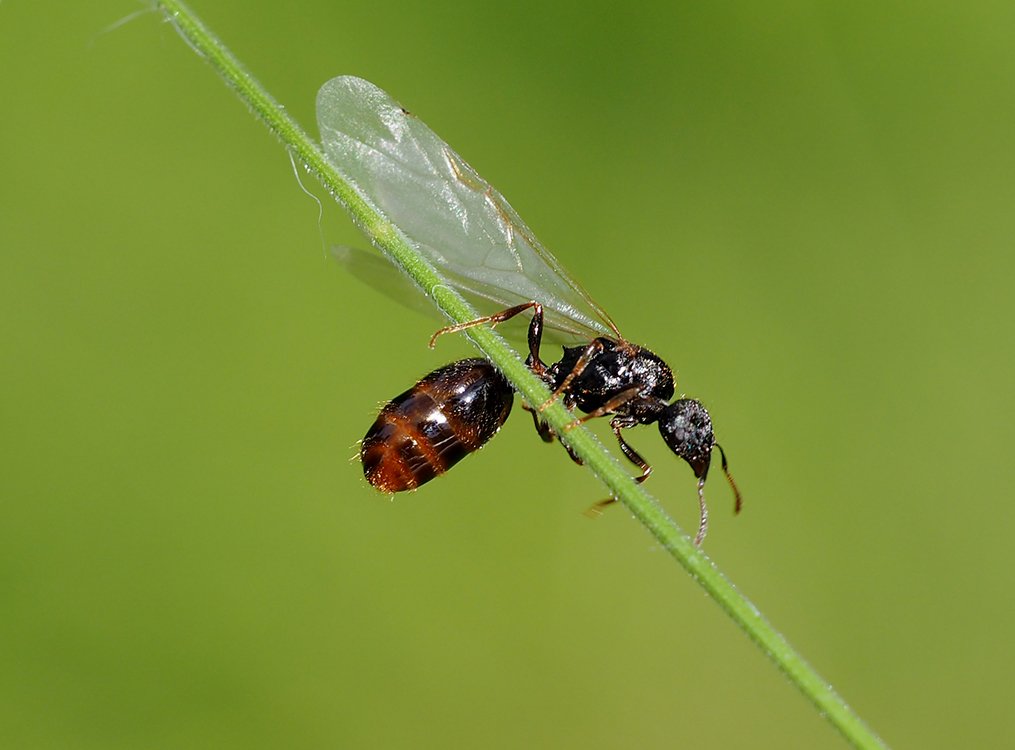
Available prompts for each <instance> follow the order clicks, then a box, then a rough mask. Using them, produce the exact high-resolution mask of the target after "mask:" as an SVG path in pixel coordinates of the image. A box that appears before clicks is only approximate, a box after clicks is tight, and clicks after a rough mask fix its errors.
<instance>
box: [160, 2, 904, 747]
mask: <svg viewBox="0 0 1015 750" xmlns="http://www.w3.org/2000/svg"><path fill="white" fill-rule="evenodd" d="M156 5H157V7H158V8H160V9H161V10H162V12H163V13H164V14H165V16H166V17H167V18H168V19H169V21H171V22H172V24H173V25H174V26H175V27H176V29H177V30H178V31H179V32H180V34H181V35H182V36H183V37H184V39H185V40H186V41H187V42H188V44H190V46H191V47H193V48H194V49H195V50H196V51H197V52H198V53H199V54H200V55H201V56H202V57H204V58H205V59H206V60H207V61H208V62H210V63H211V65H212V66H213V67H214V68H215V69H216V70H217V71H218V73H219V74H220V75H221V76H222V77H223V78H224V79H225V81H226V82H227V83H228V84H229V86H231V87H232V88H233V90H235V91H236V93H237V94H238V95H239V96H240V98H241V99H242V100H243V101H245V102H246V103H247V105H248V106H249V107H250V108H251V110H253V112H254V114H255V115H256V116H257V117H258V118H259V119H261V120H262V121H263V122H264V123H265V124H266V125H267V126H268V128H269V129H270V130H271V131H272V132H273V133H275V135H276V136H278V138H279V139H280V140H281V141H282V142H283V144H285V146H286V147H287V148H288V149H289V151H290V153H292V154H293V155H294V156H295V158H296V159H298V160H299V161H301V162H302V163H303V164H304V165H305V166H306V168H307V169H308V170H309V171H310V172H311V173H313V174H314V176H316V177H317V179H318V180H320V182H321V184H322V185H324V187H325V188H326V189H327V190H328V192H329V193H331V195H332V196H334V198H335V199H336V200H337V201H338V202H339V203H340V204H341V205H342V206H344V207H345V209H346V210H347V211H348V212H349V214H350V215H351V216H352V218H353V220H354V221H355V222H356V223H357V224H358V225H359V226H360V228H361V229H362V230H363V231H364V232H365V233H366V234H367V235H368V236H369V237H370V239H371V241H373V242H374V244H375V245H377V246H378V247H380V248H381V249H382V250H383V251H384V252H385V253H386V254H387V255H388V256H389V257H390V258H391V260H392V261H393V262H395V263H397V264H398V265H399V266H401V267H402V269H403V270H404V271H405V272H406V273H408V275H409V276H410V277H412V279H413V280H414V281H415V282H416V283H417V284H418V285H419V286H420V288H421V289H423V290H426V293H427V295H428V296H429V297H430V298H431V299H432V300H433V301H434V303H435V304H436V305H437V306H438V307H439V308H440V309H441V310H442V311H443V312H444V313H445V315H447V316H448V318H450V319H451V320H452V321H454V322H458V323H460V322H465V321H468V320H472V319H474V318H476V317H478V314H477V313H476V311H475V310H474V309H473V308H472V307H471V306H470V305H469V304H468V303H466V302H465V300H464V299H462V297H461V296H460V295H459V294H458V293H457V292H455V291H454V290H453V289H452V288H451V286H450V285H449V284H448V283H447V282H446V281H445V280H444V279H443V278H442V277H441V275H440V274H439V273H438V271H437V270H436V269H435V268H434V267H433V266H432V265H430V263H428V262H427V261H426V260H425V259H424V258H422V257H421V256H419V255H418V254H417V253H416V252H415V251H414V250H413V248H412V246H411V244H410V243H409V242H408V241H407V240H406V237H405V236H404V235H403V234H402V232H401V231H400V230H399V229H398V227H396V226H394V225H392V224H390V223H389V222H387V221H386V220H385V219H384V218H383V217H382V216H380V215H378V214H377V213H375V212H374V211H373V210H372V209H371V208H370V206H369V205H368V204H367V203H366V202H365V201H364V200H363V199H362V198H361V197H360V196H359V195H358V194H357V193H356V192H355V190H354V189H353V188H352V187H351V186H350V185H348V184H347V183H345V182H344V181H343V180H342V178H341V176H340V175H339V174H338V173H337V172H336V171H335V169H334V167H333V166H332V165H331V164H330V163H329V162H328V160H327V158H326V157H325V156H324V154H323V153H322V152H321V150H320V149H319V148H318V146H317V144H316V142H315V141H314V140H313V139H311V138H310V137H309V136H308V135H307V134H306V133H305V132H304V131H303V129H302V128H301V127H300V126H299V125H298V124H297V123H296V122H295V121H294V120H293V119H292V118H291V117H289V115H288V114H287V113H286V111H285V110H284V109H283V108H282V107H281V106H280V105H279V104H278V102H276V101H275V100H274V99H273V98H272V97H271V96H270V95H269V94H268V93H267V91H265V90H264V88H263V87H262V86H261V85H260V84H259V83H258V82H257V81H256V80H255V79H254V78H253V77H252V76H251V75H250V74H249V73H248V72H247V71H246V69H245V68H244V67H243V66H242V65H241V64H240V62H239V61H238V60H237V59H236V58H235V57H234V56H233V55H232V53H231V52H229V50H228V49H227V48H226V47H225V46H224V45H223V44H222V42H221V41H219V39H218V38H217V37H216V36H215V35H214V34H212V33H211V31H209V30H208V28H207V27H206V26H205V25H204V24H203V23H202V22H201V21H200V19H198V17H197V16H196V15H195V14H194V13H193V12H192V11H191V10H190V9H189V8H188V7H187V6H186V5H184V4H183V3H181V2H176V1H175V0H161V1H159V2H157V3H156ZM468 336H469V337H470V338H471V339H472V341H473V342H474V343H475V345H476V346H477V347H478V348H479V349H480V351H482V352H483V354H484V355H486V356H487V357H488V358H489V359H490V361H491V362H493V363H494V364H496V365H497V367H498V368H499V369H500V370H501V371H502V372H503V373H504V375H505V377H507V378H508V380H510V381H511V384H512V385H513V386H514V387H515V388H516V389H517V390H518V392H519V393H520V394H521V395H522V397H523V398H524V399H525V400H526V401H527V402H528V403H530V404H541V403H543V402H544V401H545V400H546V399H547V398H548V397H549V392H548V391H547V389H546V386H545V385H544V384H543V383H542V382H541V381H540V380H539V379H538V378H536V377H535V376H534V375H533V374H532V373H531V372H530V371H529V370H528V368H526V367H525V364H524V363H523V361H522V360H521V358H520V357H519V355H518V354H517V352H515V351H514V350H513V349H511V348H510V347H509V346H508V345H507V344H506V343H505V342H504V340H503V339H502V338H501V337H500V336H499V335H497V334H496V333H495V332H494V331H493V330H491V329H490V328H488V327H485V326H481V327H476V328H472V329H470V330H469V331H468ZM543 416H544V417H545V418H546V420H547V421H548V422H549V424H550V425H551V426H552V427H553V428H554V430H555V431H556V432H557V433H558V434H562V435H564V439H565V440H566V442H567V444H568V446H569V447H570V448H571V449H572V450H573V451H574V453H575V454H576V455H577V456H579V457H581V459H582V460H583V461H584V463H585V465H586V466H587V467H589V469H591V470H592V472H593V473H594V474H595V475H596V476H597V477H599V478H600V479H601V480H602V481H603V483H604V484H605V485H606V486H607V487H608V488H609V490H610V492H611V494H612V495H613V496H614V497H616V498H617V499H619V500H620V501H621V502H623V503H624V505H626V506H627V507H628V509H629V510H630V511H631V513H633V514H634V516H635V517H636V518H637V519H638V520H639V521H641V523H642V524H644V526H645V527H646V528H647V529H648V530H649V531H650V532H651V533H652V535H653V536H654V537H655V538H656V540H658V542H659V543H660V544H661V545H662V546H663V547H665V548H666V549H667V550H668V551H669V553H670V554H671V555H672V556H673V558H674V559H676V560H677V561H678V562H679V563H680V564H681V565H682V566H683V567H684V569H685V570H687V572H688V573H690V574H691V576H692V577H693V578H694V579H695V580H696V581H697V582H698V583H699V584H700V585H701V586H702V588H704V589H705V591H707V592H708V593H709V594H710V595H711V596H712V598H713V599H715V600H716V601H717V602H718V603H719V606H721V607H722V608H723V610H725V611H726V613H727V614H729V616H730V617H731V618H732V619H733V620H734V622H736V623H737V624H738V625H739V626H740V627H741V628H743V630H744V631H745V632H746V633H747V635H748V637H750V638H751V640H753V641H754V642H755V643H756V644H757V645H758V646H759V648H761V649H762V650H763V651H764V652H765V653H766V654H768V656H769V658H771V659H772V661H773V662H775V664H776V665H777V666H778V667H779V669H781V670H782V671H783V672H784V673H785V674H786V676H787V677H789V679H790V681H791V682H792V683H793V684H794V685H796V686H797V688H799V690H800V691H801V692H802V693H803V694H804V695H805V696H806V697H807V698H808V699H809V700H810V701H811V702H812V703H813V704H814V705H815V707H816V708H817V709H818V711H819V712H820V713H821V715H822V716H824V717H826V718H827V719H828V720H829V721H830V722H831V723H832V724H833V725H834V726H835V727H836V728H837V729H838V730H839V731H840V732H841V733H842V735H843V736H844V737H845V738H846V739H847V740H848V741H849V742H850V743H851V744H852V745H853V746H854V747H857V748H865V749H867V748H883V747H886V746H885V745H884V744H883V743H882V742H881V740H880V739H879V738H878V737H877V735H876V734H874V733H873V732H872V731H871V730H870V729H869V728H868V727H867V726H866V725H865V724H864V723H863V721H862V720H861V719H860V717H859V716H857V715H856V713H854V712H853V710H852V709H851V708H850V707H849V706H848V705H847V704H846V703H845V701H843V700H842V698H840V697H839V696H838V694H836V692H835V690H834V689H833V688H832V687H831V685H829V684H828V683H827V682H826V681H825V680H823V679H822V678H821V676H820V675H819V674H818V673H817V672H816V671H815V670H814V669H813V668H812V667H811V666H810V665H809V664H807V662H806V661H804V659H803V658H802V657H801V656H800V654H798V653H797V652H796V651H795V650H794V649H793V648H792V646H790V644H789V643H788V642H787V641H786V639H785V638H783V637H782V635H780V634H779V633H778V632H777V631H776V630H775V629H774V628H773V627H772V626H771V624H769V622H768V621H767V620H766V619H765V618H764V617H763V616H762V615H761V613H760V612H759V611H758V610H757V609H756V608H755V607H754V605H753V604H751V603H750V602H749V601H748V600H747V599H746V598H745V597H744V596H743V595H742V594H740V593H739V592H738V591H737V590H736V588H735V587H734V586H733V584H732V583H730V581H729V580H728V579H727V578H726V577H725V576H724V575H723V574H722V573H721V572H720V571H719V570H718V568H716V567H715V565H713V564H712V562H711V561H710V560H709V559H708V558H707V557H706V556H705V554H704V553H703V552H702V551H701V550H699V549H697V548H696V547H695V546H694V544H693V542H692V541H691V538H690V537H689V536H688V535H687V534H686V533H685V532H684V531H682V530H681V529H680V528H679V527H678V526H677V524H676V523H675V522H674V521H673V520H672V519H671V518H670V517H669V516H668V515H667V514H666V513H665V511H663V509H662V508H661V506H660V505H659V504H658V503H656V502H655V501H654V500H653V499H652V497H651V496H649V495H648V494H647V493H646V492H645V491H644V489H643V488H642V487H641V486H640V485H638V484H636V483H635V482H634V481H632V478H631V476H630V475H629V474H628V473H627V472H626V471H625V470H624V469H623V467H621V466H620V464H619V463H618V462H617V461H616V459H615V458H614V457H613V456H612V455H611V454H610V453H609V452H607V451H606V449H605V448H604V447H603V446H602V444H601V443H599V441H598V440H596V439H595V437H594V436H593V435H592V434H591V433H590V432H588V431H587V430H585V429H584V428H579V429H575V430H571V431H570V432H565V431H564V427H565V425H567V424H568V423H570V422H571V421H572V419H573V417H572V416H571V415H570V413H569V412H568V411H567V410H566V409H564V407H563V406H562V405H561V404H560V403H559V401H558V403H556V404H554V405H553V406H551V407H550V408H549V409H547V410H546V411H545V412H544V415H543Z"/></svg>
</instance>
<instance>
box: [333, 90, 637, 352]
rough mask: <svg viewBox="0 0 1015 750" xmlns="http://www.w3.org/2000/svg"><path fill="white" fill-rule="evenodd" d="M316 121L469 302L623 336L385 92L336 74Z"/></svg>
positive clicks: (571, 330) (338, 160)
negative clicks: (527, 310)
mask: <svg viewBox="0 0 1015 750" xmlns="http://www.w3.org/2000/svg"><path fill="white" fill-rule="evenodd" d="M317 123H318V126H319V127H320V130H321V141H322V143H323V145H324V150H325V153H326V154H327V156H328V158H329V159H330V160H331V162H332V164H333V165H334V166H335V167H336V169H338V171H339V172H340V173H341V174H342V176H343V177H345V178H346V179H347V180H348V181H349V182H350V183H352V184H353V185H354V186H355V187H356V188H357V189H358V190H359V192H360V193H361V194H362V195H363V196H364V197H366V198H367V200H369V201H370V203H371V204H373V206H374V208H376V209H378V210H379V211H380V212H381V213H382V214H384V216H386V217H387V218H388V220H389V221H391V222H392V223H394V224H395V225H396V226H398V227H399V229H401V230H402V232H404V233H405V235H406V236H407V237H408V238H409V240H410V241H411V242H412V243H413V245H414V246H415V247H416V249H417V250H418V251H419V252H421V253H422V254H423V255H424V256H425V257H426V258H428V259H429V260H430V262H432V263H433V264H434V265H435V266H436V267H437V268H438V269H440V271H441V272H442V273H443V274H444V275H445V276H446V277H447V278H448V280H449V281H450V282H451V284H452V285H453V286H454V287H455V288H457V289H458V290H460V291H462V292H463V293H465V294H466V296H467V297H468V298H470V299H476V298H481V299H486V300H489V301H491V302H494V303H496V304H497V305H498V306H501V307H510V306H512V305H516V304H519V303H521V302H527V301H529V300H536V301H538V302H541V303H542V304H543V307H544V310H545V314H546V325H547V326H548V327H552V328H555V329H557V330H559V331H562V332H565V333H568V334H574V335H576V336H581V337H583V338H591V337H595V336H602V335H607V336H613V337H615V338H620V334H619V332H618V331H617V328H616V326H615V325H614V324H613V322H612V321H611V320H610V318H609V316H608V315H606V313H605V312H604V311H603V310H602V309H601V308H600V307H599V306H598V305H597V304H596V303H595V302H594V301H593V300H592V298H591V297H589V296H588V294H586V293H585V292H584V290H582V288H581V287H580V286H579V285H578V284H577V282H575V281H574V280H572V279H571V278H570V277H569V276H568V275H567V273H565V271H564V270H563V269H562V268H561V266H560V264H559V263H558V262H557V260H556V258H554V257H553V256H552V255H550V253H549V251H547V250H546V249H545V248H544V247H543V246H542V245H541V244H539V240H537V239H536V238H535V236H534V235H533V234H532V232H531V231H530V230H529V228H528V227H527V226H525V223H524V222H523V221H522V220H521V219H520V218H519V216H518V214H516V213H515V211H514V209H513V208H511V206H510V205H509V204H508V202H507V201H506V200H505V199H504V197H503V196H502V195H501V194H500V193H498V192H497V191H496V190H494V188H492V187H491V186H490V185H489V183H487V182H486V180H484V179H483V178H482V177H480V176H479V174H478V173H477V172H476V171H475V170H474V169H473V168H472V167H471V166H469V165H468V163H466V161H465V160H464V159H462V157H460V156H459V155H458V154H456V153H455V152H454V151H453V150H452V149H451V147H450V146H448V145H447V144H446V143H445V142H444V141H442V140H441V139H440V137H438V136H437V134H436V133H434V132H433V131H432V130H430V128H428V127H427V126H426V125H425V124H424V123H423V122H422V121H421V120H420V119H419V118H417V117H415V116H414V115H412V114H410V113H409V112H408V111H406V110H405V109H403V108H402V107H401V106H400V105H399V104H398V102H396V101H395V100H394V99H392V98H391V97H390V96H388V94H386V93H385V92H384V91H381V89H379V88H377V87H376V86H374V85H373V84H372V83H369V82H367V81H364V80H363V79H361V78H354V77H352V76H341V77H339V78H333V79H331V80H330V81H328V82H327V83H325V84H324V86H322V87H321V90H320V91H319V92H318V94H317Z"/></svg>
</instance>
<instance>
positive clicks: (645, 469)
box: [610, 419, 652, 484]
mask: <svg viewBox="0 0 1015 750" xmlns="http://www.w3.org/2000/svg"><path fill="white" fill-rule="evenodd" d="M633 424H636V423H632V424H627V423H625V422H624V420H622V419H614V420H613V421H612V422H610V427H612V428H613V434H614V435H616V436H617V442H618V443H620V450H621V451H622V452H623V454H624V456H626V457H627V460H628V461H630V462H631V463H633V464H634V465H635V466H637V467H638V468H639V469H641V476H639V477H635V478H634V481H635V482H637V483H638V484H641V483H642V482H644V481H645V480H646V479H648V478H649V475H651V474H652V467H651V466H650V465H649V463H648V461H646V460H645V459H644V458H642V457H641V455H640V454H639V453H638V451H636V450H635V449H634V448H632V447H631V446H630V445H628V443H627V441H626V440H624V438H623V436H622V435H621V434H620V431H621V430H623V429H624V428H625V427H632V426H633Z"/></svg>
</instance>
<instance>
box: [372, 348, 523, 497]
mask: <svg viewBox="0 0 1015 750" xmlns="http://www.w3.org/2000/svg"><path fill="white" fill-rule="evenodd" d="M513 401H514V393H513V391H512V390H511V386H510V385H509V384H508V382H507V381H506V380H505V379H504V376H503V375H501V374H500V373H499V372H497V370H496V368H494V366H493V365H491V364H490V363H489V362H487V361H486V360H485V359H479V358H474V359H463V360H460V361H458V362H452V363H451V364H450V365H446V366H445V367H441V368H439V369H437V370H434V371H433V372H431V373H430V374H429V375H426V376H425V377H424V378H422V379H421V380H420V381H419V382H418V383H416V385H414V386H413V387H412V388H410V389H409V390H407V391H406V392H405V393H403V394H401V395H400V396H397V397H396V398H394V399H392V400H391V401H389V402H388V403H387V404H385V405H384V408H383V409H381V412H380V414H378V415H377V419H376V421H375V422H374V424H373V426H372V427H371V428H370V429H369V430H368V431H367V434H366V437H364V438H363V444H362V447H361V448H360V459H361V460H362V462H363V474H364V476H365V477H366V478H367V481H368V482H370V484H372V485H373V486H374V487H376V488H377V489H378V490H380V491H381V492H402V491H404V490H413V489H416V488H417V487H419V486H420V485H422V484H424V483H426V482H429V481H430V480H431V479H433V478H434V477H436V476H438V475H440V474H443V473H444V472H446V471H447V470H448V469H450V468H451V467H452V466H454V465H455V464H456V463H458V462H459V461H461V460H462V459H463V458H465V457H466V456H467V455H469V454H470V453H472V452H474V451H476V450H478V449H479V448H481V447H482V446H483V445H484V444H485V443H486V442H487V441H488V440H489V439H490V438H492V437H493V436H494V435H496V434H497V431H498V430H499V429H500V427H501V425H502V424H504V420H506V419H507V418H508V415H509V414H510V413H511V404H512V402H513Z"/></svg>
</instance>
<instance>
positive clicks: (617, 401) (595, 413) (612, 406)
mask: <svg viewBox="0 0 1015 750" xmlns="http://www.w3.org/2000/svg"><path fill="white" fill-rule="evenodd" d="M640 394H641V389H640V388H639V387H637V386H635V387H633V388H628V389H627V390H626V391H621V392H620V393H618V394H617V395H616V396H614V397H613V398H611V399H610V400H609V401H607V402H606V403H605V404H603V405H602V406H600V407H599V408H598V409H594V410H592V411H590V412H589V413H588V414H586V415H585V416H583V417H580V418H578V419H576V420H575V421H573V422H571V423H570V424H568V425H565V427H564V432H570V431H571V430H573V429H574V428H575V427H577V426H578V425H580V424H584V423H585V422H588V421H589V420H590V419H598V418H599V417H602V416H605V415H607V414H611V413H613V412H615V411H616V410H617V409H618V408H619V407H621V406H623V405H624V404H626V403H627V402H628V401H630V400H632V399H635V398H637V397H638V396H639V395H640ZM618 437H619V435H618ZM621 442H623V441H621Z"/></svg>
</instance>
